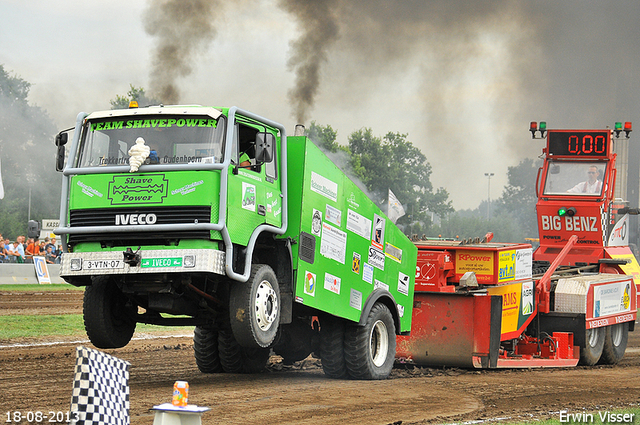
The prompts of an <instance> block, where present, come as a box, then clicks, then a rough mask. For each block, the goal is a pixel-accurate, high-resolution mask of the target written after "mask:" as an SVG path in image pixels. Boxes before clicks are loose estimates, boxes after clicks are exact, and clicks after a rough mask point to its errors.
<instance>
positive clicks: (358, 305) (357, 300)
mask: <svg viewBox="0 0 640 425" xmlns="http://www.w3.org/2000/svg"><path fill="white" fill-rule="evenodd" d="M349 306H351V307H353V308H355V309H356V310H362V292H360V291H356V290H355V289H353V288H351V294H350V295H349Z"/></svg>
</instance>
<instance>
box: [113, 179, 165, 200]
mask: <svg viewBox="0 0 640 425" xmlns="http://www.w3.org/2000/svg"><path fill="white" fill-rule="evenodd" d="M168 187H169V182H168V181H167V179H165V177H164V174H146V175H142V176H126V175H122V176H113V180H112V181H111V182H110V183H109V194H108V198H109V200H110V201H111V205H130V204H140V203H144V204H161V203H162V200H163V199H164V198H166V197H167V191H168Z"/></svg>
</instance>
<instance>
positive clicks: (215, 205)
mask: <svg viewBox="0 0 640 425" xmlns="http://www.w3.org/2000/svg"><path fill="white" fill-rule="evenodd" d="M221 111H222V116H223V117H225V116H226V118H227V119H228V120H231V118H230V117H229V116H228V114H229V109H222V110H221ZM118 113H119V114H120V116H119V117H118V119H117V120H116V121H114V119H112V121H114V122H119V123H120V122H121V123H126V122H127V119H128V118H130V117H128V116H126V112H125V111H119V112H118ZM200 113H201V114H202V112H200ZM213 115H214V116H215V113H214V114H213ZM147 121H150V122H155V121H153V120H145V121H143V122H147ZM172 121H176V120H172ZM182 121H184V120H182V119H179V120H177V122H179V123H180V122H182ZM96 122H99V123H101V124H100V125H102V126H103V127H104V128H105V129H107V130H108V129H111V127H113V125H112V124H110V122H111V121H109V119H107V118H100V119H99V120H97V121H96ZM203 122H206V120H203ZM212 122H214V121H212ZM214 123H215V122H214ZM242 123H243V124H244V125H245V126H247V128H250V129H253V130H256V131H260V132H271V133H272V134H276V130H275V128H274V127H272V126H270V125H268V124H264V125H263V124H260V123H259V121H256V120H254V121H252V122H245V121H242ZM256 123H258V124H256ZM228 125H233V123H229V124H228ZM209 127H210V128H211V129H215V128H216V127H215V126H209ZM207 128H208V127H207ZM100 129H101V128H98V125H97V124H95V125H93V126H92V128H91V132H92V133H93V134H94V136H95V135H96V134H97V132H99V131H100ZM123 129H124V130H126V126H125V125H124V124H122V126H120V127H117V128H116V130H119V131H122V130H123ZM211 131H213V130H211ZM119 134H122V133H119ZM128 134H133V133H128ZM194 134H195V133H194ZM228 134H231V133H226V135H227V136H226V137H228ZM96 137H97V136H96ZM119 137H124V136H122V135H121V136H119ZM128 139H129V137H128V136H127V137H126V138H123V139H120V140H128ZM132 140H133V139H132ZM121 143H122V142H121ZM181 143H184V145H183V146H186V147H189V146H191V145H189V143H190V141H189V140H187V139H185V141H181ZM222 143H223V147H222V148H221V149H227V150H228V148H229V146H230V144H225V143H226V142H224V141H223V142H222ZM281 143H282V140H281V138H280V137H279V136H277V137H276V138H275V141H274V146H273V148H274V150H273V151H274V152H275V155H274V161H275V162H269V163H263V164H261V165H258V166H254V167H250V168H236V166H235V165H233V163H231V164H230V165H229V166H228V168H223V167H222V165H220V167H218V168H217V169H200V170H195V169H194V170H171V169H170V167H169V168H167V169H166V171H159V170H162V169H164V168H162V169H161V168H160V167H158V166H156V167H155V168H153V171H145V170H144V166H142V168H141V170H140V171H138V172H133V173H131V172H124V171H123V172H111V171H110V170H107V169H102V170H101V168H102V167H96V166H95V165H94V167H95V168H93V169H94V170H96V173H95V174H94V173H90V172H89V173H87V172H81V173H79V174H70V176H69V180H68V203H67V200H63V207H65V208H67V217H70V218H69V219H68V220H67V221H66V222H65V223H62V225H63V226H69V227H68V228H70V229H73V227H74V224H73V222H72V221H73V216H74V213H78V212H80V213H83V214H85V216H84V217H85V219H84V220H85V221H83V223H89V225H90V221H87V219H86V216H87V215H91V213H92V211H98V210H101V211H107V213H108V214H107V215H109V214H112V215H109V217H113V218H110V219H109V220H115V223H113V224H112V225H113V226H118V225H129V226H130V225H132V224H133V225H141V226H139V227H136V229H138V228H139V229H140V231H143V232H144V229H143V228H142V227H143V226H142V225H145V224H154V223H149V222H145V220H147V221H148V220H153V219H154V218H153V217H155V215H154V214H150V213H149V212H153V211H154V210H153V208H167V209H166V211H170V214H174V211H175V214H179V212H180V208H186V207H207V208H209V207H210V210H211V214H210V217H209V220H210V221H209V223H212V224H213V223H218V221H219V219H220V217H221V212H220V202H221V200H220V196H221V194H223V195H224V193H226V211H225V213H226V214H225V215H226V221H225V222H224V223H223V225H224V226H226V230H227V231H228V237H229V240H230V241H231V243H232V244H233V245H237V246H240V247H246V246H248V245H249V244H250V239H251V238H252V237H254V238H255V237H256V233H255V229H257V228H258V227H259V226H263V227H264V225H267V228H266V230H263V233H264V232H265V231H266V232H270V230H269V226H273V228H272V229H275V228H278V229H280V232H279V233H280V234H277V233H278V232H276V231H275V230H274V231H273V233H274V237H275V238H277V239H279V240H286V239H289V240H291V241H293V244H292V245H291V254H292V258H291V264H292V270H291V273H290V275H291V276H292V277H293V279H294V281H293V282H292V285H291V287H292V288H293V300H294V301H293V302H294V303H298V304H301V305H304V306H306V307H310V308H313V309H316V310H318V311H320V312H327V313H330V314H332V315H334V316H338V317H342V318H344V319H347V320H350V321H354V322H358V321H360V320H361V319H362V317H363V313H366V311H367V307H370V306H371V305H370V303H369V304H368V303H367V302H368V301H370V300H372V299H377V297H379V296H382V297H386V299H387V302H388V303H390V305H391V306H393V305H396V306H397V312H398V315H397V316H398V317H399V323H400V329H398V330H397V331H399V332H408V331H409V330H410V328H411V310H412V306H413V291H414V280H415V265H416V258H417V248H416V246H415V245H414V244H413V243H412V242H411V241H410V240H409V239H408V238H407V237H406V236H405V235H403V234H402V232H401V231H400V230H399V229H398V228H397V227H396V226H395V225H394V224H393V223H392V222H391V221H390V220H389V219H388V218H387V217H386V216H385V215H384V214H383V213H382V212H381V210H380V208H378V207H377V206H376V205H375V204H374V203H373V202H372V201H371V200H370V199H369V198H368V197H367V196H366V195H365V194H364V193H363V192H362V191H361V190H360V189H359V188H358V187H357V186H356V185H355V184H354V183H353V182H352V181H351V180H350V179H349V178H348V177H347V176H346V175H345V174H344V173H343V172H342V171H341V170H340V169H338V167H336V166H335V165H334V164H333V163H332V162H331V160H330V159H329V158H328V157H327V156H326V155H325V154H324V153H322V152H321V151H320V149H318V148H317V147H316V146H315V145H314V144H313V143H311V141H310V140H309V139H307V138H306V137H304V136H294V137H287V138H286V143H287V145H286V155H284V153H285V152H284V150H282V149H281V148H282V146H281ZM131 146H132V145H131V143H125V146H124V148H126V149H129V148H130V147H131ZM185 149H186V148H185ZM184 152H186V151H185V150H183V151H176V150H175V148H174V151H173V155H177V154H180V155H184ZM118 155H120V154H118ZM207 155H209V153H207ZM216 155H218V154H216ZM220 155H222V158H224V159H225V160H226V161H229V156H230V155H232V154H231V153H229V152H225V151H222V150H221V153H220ZM235 155H239V153H238V152H236V153H235ZM282 155H284V156H286V164H283V163H281V160H282V159H283V156H282ZM216 158H220V157H216ZM125 159H126V157H125ZM218 161H219V160H218ZM116 162H117V165H120V166H122V165H127V166H128V163H127V164H125V162H126V161H125V160H123V159H122V158H119V159H118V160H117V161H116ZM219 163H220V162H219ZM220 164H221V163H220ZM284 165H286V168H285V167H284ZM285 170H286V171H285ZM127 171H128V170H127ZM284 172H286V173H287V182H288V188H287V191H286V193H287V194H286V198H287V199H285V192H284V191H283V190H282V187H281V184H282V181H283V180H282V173H284ZM222 173H226V179H224V178H222V177H223V175H222ZM224 180H226V192H225V188H223V187H221V186H224ZM283 202H287V207H288V223H287V230H286V233H284V234H282V229H283V225H284V223H283V220H284V218H283V215H284V211H283V210H284V205H283ZM176 207H178V208H176ZM171 208H174V209H171ZM138 209H139V211H138ZM110 210H113V211H114V212H113V213H111V212H110ZM187 217H188V215H187ZM132 220H133V221H132ZM185 220H189V218H186V219H185ZM191 220H192V222H193V221H194V220H193V219H191ZM195 222H196V223H197V220H195ZM103 223H104V222H103ZM180 223H181V224H184V223H185V222H180ZM186 223H187V224H188V223H189V222H188V221H187V222H186ZM83 225H87V224H83ZM104 225H105V224H100V226H104ZM106 225H107V226H110V225H111V224H108V223H107V224H106ZM127 230H128V229H127ZM93 231H94V232H95V231H96V230H95V229H94V230H93ZM223 231H224V228H223ZM208 232H209V231H208ZM63 234H64V233H63ZM87 234H88V235H90V236H87V237H86V238H85V239H82V237H78V236H74V237H75V238H76V239H74V240H75V241H76V242H74V243H73V246H72V253H71V254H70V257H69V258H72V257H73V256H76V257H73V258H78V257H77V256H78V255H79V254H81V253H85V254H86V255H89V254H91V255H92V256H88V257H87V258H91V259H93V260H96V261H99V260H103V259H108V260H109V261H113V260H114V259H115V258H116V257H114V255H116V252H115V251H123V246H122V244H121V245H117V246H110V245H109V244H104V243H103V244H102V245H101V243H100V242H99V241H97V240H95V239H93V240H91V239H90V238H92V237H94V236H91V235H93V234H92V233H91V232H87ZM110 234H111V235H113V233H110ZM146 234H148V233H146ZM209 234H210V237H209V238H208V239H205V238H201V239H198V238H194V237H191V238H188V237H184V238H180V239H179V242H175V243H174V244H173V245H172V244H171V243H169V244H164V245H163V244H147V245H145V244H144V242H143V243H142V244H140V243H137V242H135V241H134V242H131V243H130V245H126V246H129V247H133V249H134V250H135V249H136V248H137V246H138V245H142V246H141V248H140V252H141V254H142V262H141V263H140V265H139V267H129V266H120V267H121V268H120V271H119V273H130V274H135V273H149V272H153V270H150V269H155V270H157V272H158V273H163V272H169V273H175V272H181V273H188V272H189V270H187V269H185V268H184V267H183V262H184V260H183V257H182V256H181V254H179V253H178V252H179V251H180V250H198V249H200V250H213V251H216V252H217V254H216V255H217V256H216V257H215V258H216V259H217V260H219V259H220V258H223V259H224V249H225V247H224V245H225V243H226V242H223V241H224V237H223V234H222V233H221V231H218V230H211V231H210V232H209ZM99 235H100V233H98V234H97V236H95V238H99V237H100V236H99ZM87 238H88V239H87ZM227 245H228V244H227ZM281 246H284V245H281ZM227 249H228V246H227ZM152 250H153V251H154V252H156V254H154V255H156V256H155V257H149V256H148V257H146V258H145V251H146V252H150V251H152ZM158 251H166V255H160V256H158V254H157V252H158ZM107 252H110V253H111V254H112V255H111V256H105V257H104V258H101V257H100V255H99V254H100V253H107ZM228 252H229V251H227V257H228ZM188 254H189V255H196V256H198V255H201V254H200V253H199V252H195V253H192V252H189V253H188ZM220 255H221V256H222V257H220ZM274 255H275V253H274ZM198 258H200V257H198ZM203 258H204V257H203ZM207 258H208V257H207ZM217 260H216V261H217ZM198 261H201V259H198ZM96 264H97V263H96ZM122 267H124V268H122ZM216 267H218V268H217V269H215V272H216V273H218V274H220V273H222V274H224V273H225V271H224V267H223V268H219V267H220V266H216ZM227 267H228V266H227ZM226 270H227V273H228V270H229V269H228V268H227V269H226ZM213 271H214V270H212V272H213ZM65 273H66V276H71V277H73V275H74V271H73V270H69V269H68V268H67V269H65ZM100 273H101V274H108V273H109V272H108V271H106V270H102V271H100ZM240 273H242V271H240ZM86 274H87V272H86V271H85V272H84V275H86ZM78 276H79V274H78ZM231 277H233V276H231ZM233 278H234V279H237V276H235V277H233ZM232 284H233V283H232ZM391 300H392V301H391Z"/></svg>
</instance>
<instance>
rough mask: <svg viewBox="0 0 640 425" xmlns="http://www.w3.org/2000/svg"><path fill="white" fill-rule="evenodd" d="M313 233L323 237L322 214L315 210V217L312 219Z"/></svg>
mask: <svg viewBox="0 0 640 425" xmlns="http://www.w3.org/2000/svg"><path fill="white" fill-rule="evenodd" d="M311 233H313V234H314V235H316V236H322V213H321V212H320V211H318V210H317V209H315V208H314V209H313V217H311Z"/></svg>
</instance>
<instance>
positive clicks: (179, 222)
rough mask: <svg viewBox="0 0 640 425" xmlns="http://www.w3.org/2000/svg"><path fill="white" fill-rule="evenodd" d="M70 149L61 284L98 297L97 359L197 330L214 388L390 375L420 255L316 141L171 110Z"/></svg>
mask: <svg viewBox="0 0 640 425" xmlns="http://www.w3.org/2000/svg"><path fill="white" fill-rule="evenodd" d="M71 130H74V131H73V133H72V134H73V137H72V138H70V137H69V135H70V134H71ZM69 139H72V140H71V143H70V144H67V141H68V140H69ZM56 145H57V146H58V154H57V160H56V169H57V170H58V171H61V172H62V175H63V183H62V203H61V208H60V228H58V229H56V230H55V233H57V234H59V235H61V237H62V241H63V244H64V251H65V253H64V255H63V260H62V266H61V276H62V277H63V278H64V279H65V280H66V281H67V282H68V283H70V284H72V285H75V286H86V289H85V295H84V305H83V311H84V323H85V328H86V331H87V335H88V336H89V339H90V340H91V342H92V343H93V344H94V345H95V346H96V347H98V348H119V347H123V346H125V345H126V344H127V343H128V342H129V341H130V339H131V337H132V335H133V333H134V330H135V327H136V324H137V323H150V324H157V325H172V326H175V325H185V326H195V333H194V352H195V359H196V363H197V365H198V367H199V369H200V370H201V371H202V372H207V373H213V372H255V371H259V370H261V369H263V368H264V367H265V365H266V362H267V360H268V358H269V355H270V350H273V352H275V353H276V354H279V355H281V356H282V357H283V359H284V361H285V362H294V361H298V360H301V359H304V358H306V357H307V356H308V355H310V354H311V353H315V354H316V355H318V356H319V357H320V358H321V360H322V366H323V369H324V372H325V374H326V375H328V376H330V377H334V378H342V377H352V378H356V379H384V378H386V377H387V376H388V375H389V373H390V371H391V368H392V366H393V362H394V357H395V344H396V339H395V338H396V335H398V334H407V333H408V332H409V331H410V329H411V311H412V307H413V289H414V281H415V270H416V269H415V267H416V256H417V249H416V247H415V245H414V244H413V243H411V241H410V240H409V239H408V238H407V237H406V236H405V235H403V234H402V232H401V231H400V230H399V229H398V228H397V227H396V226H395V225H394V224H393V223H392V222H391V221H390V220H389V219H388V218H387V217H386V216H385V214H384V213H383V212H382V211H381V210H380V209H379V208H378V207H377V206H376V205H375V204H374V203H373V202H372V201H371V200H370V199H369V198H368V197H367V196H366V195H365V194H364V193H363V192H362V191H361V190H360V189H359V188H358V187H357V186H356V185H355V184H354V183H353V182H352V181H351V180H350V179H349V178H348V177H347V176H346V175H345V174H344V173H343V172H342V171H340V170H339V169H338V168H337V167H336V166H335V165H334V164H333V163H332V162H331V161H330V160H329V159H328V158H327V157H326V156H325V155H324V154H323V153H322V152H321V151H320V150H319V149H318V148H317V147H316V146H315V145H314V144H313V143H312V142H311V141H310V140H309V139H307V138H306V137H305V136H304V135H300V136H292V137H291V136H289V137H287V135H286V131H285V128H284V127H283V126H282V125H280V124H278V123H276V122H273V121H271V120H268V119H265V118H262V117H260V116H258V115H255V114H253V113H250V112H248V111H245V110H241V109H239V108H237V107H232V108H213V107H202V106H157V107H146V108H130V109H122V110H109V111H102V112H94V113H91V114H86V113H80V114H79V115H78V118H77V122H76V126H75V128H74V129H69V130H65V131H62V132H60V133H59V134H58V135H57V136H56ZM247 156H248V157H249V158H250V165H246V163H245V162H244V159H246V157H247ZM241 157H243V162H242V164H244V165H241V163H240V158H241Z"/></svg>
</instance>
